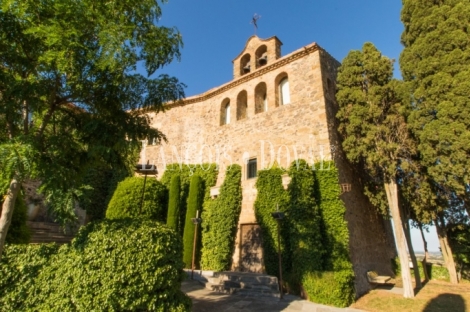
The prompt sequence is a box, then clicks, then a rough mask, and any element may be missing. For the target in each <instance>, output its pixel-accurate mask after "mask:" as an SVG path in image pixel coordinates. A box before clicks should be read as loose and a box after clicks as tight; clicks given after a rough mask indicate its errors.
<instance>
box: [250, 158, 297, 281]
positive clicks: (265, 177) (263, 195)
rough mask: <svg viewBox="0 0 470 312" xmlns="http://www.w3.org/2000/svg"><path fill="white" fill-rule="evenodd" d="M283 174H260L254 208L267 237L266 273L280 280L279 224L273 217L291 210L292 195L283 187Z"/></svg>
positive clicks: (284, 246)
mask: <svg viewBox="0 0 470 312" xmlns="http://www.w3.org/2000/svg"><path fill="white" fill-rule="evenodd" d="M283 173H284V170H282V169H281V168H278V167H274V168H271V169H268V170H260V171H258V180H257V181H256V188H257V189H258V195H257V197H256V200H255V204H254V206H255V216H256V221H257V222H258V223H259V225H260V228H261V235H262V237H263V240H262V245H263V252H264V254H263V255H264V265H265V269H266V273H267V274H270V275H276V276H278V277H279V262H278V242H277V221H276V220H274V218H273V217H272V215H271V213H272V212H275V211H276V210H277V209H278V208H279V211H282V212H286V211H287V210H288V207H289V195H288V193H287V192H286V191H285V190H284V187H283V186H282V177H281V175H282V174H283ZM281 224H282V228H281V250H282V259H283V261H282V264H283V271H288V269H289V268H290V257H289V254H290V253H289V252H288V251H289V250H290V248H289V245H288V243H289V235H288V234H289V228H288V223H287V222H284V221H281Z"/></svg>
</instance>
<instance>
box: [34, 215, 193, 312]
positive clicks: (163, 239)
mask: <svg viewBox="0 0 470 312" xmlns="http://www.w3.org/2000/svg"><path fill="white" fill-rule="evenodd" d="M181 250H182V246H181V240H180V239H179V237H178V235H176V233H175V232H174V231H173V230H171V229H169V228H168V227H166V226H165V225H163V224H161V223H159V222H155V221H151V220H146V219H144V218H136V219H121V220H104V221H101V222H98V223H90V224H88V225H87V226H86V227H84V228H82V229H81V230H80V231H79V233H78V235H77V237H76V238H75V239H74V240H73V241H72V244H71V245H70V246H68V245H64V246H62V247H61V249H60V250H59V253H58V254H57V255H56V256H55V257H53V258H51V261H50V264H49V265H47V266H45V267H44V268H43V269H42V270H41V271H40V273H39V275H38V277H37V278H36V279H35V281H34V284H35V285H34V288H33V290H32V291H31V292H30V295H29V296H28V298H27V300H26V310H27V309H31V310H34V311H93V310H94V311H188V310H190V306H191V301H190V299H189V298H188V297H187V296H186V295H185V294H184V293H182V292H181V290H180V287H181V281H182V280H183V278H184V272H183V271H182V268H183V263H182V261H181Z"/></svg>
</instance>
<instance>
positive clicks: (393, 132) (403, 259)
mask: <svg viewBox="0 0 470 312" xmlns="http://www.w3.org/2000/svg"><path fill="white" fill-rule="evenodd" d="M392 74H393V64H392V61H391V60H390V59H388V58H386V57H384V56H382V55H381V53H380V51H378V50H377V49H376V47H375V46H374V45H373V44H372V43H365V44H364V46H363V48H362V51H351V52H350V53H349V54H348V55H347V56H346V58H345V59H344V60H343V63H342V66H341V67H340V69H339V73H338V93H337V100H338V104H339V107H340V108H339V111H338V114H337V117H338V119H339V120H340V126H339V132H340V134H341V135H342V137H343V148H344V150H345V151H346V156H347V157H348V159H350V160H351V161H353V162H356V163H363V164H364V167H365V169H366V170H367V171H368V173H369V174H370V175H371V176H372V177H374V179H376V180H377V181H381V182H382V183H383V185H384V189H385V193H386V195H387V200H388V206H389V210H390V212H391V214H392V218H393V223H394V227H395V235H396V244H397V250H398V255H399V258H400V264H401V267H402V268H403V270H401V271H402V279H403V286H404V296H405V297H407V298H411V297H414V291H413V285H412V281H411V274H410V270H407V269H406V268H408V254H407V251H406V250H407V248H406V247H407V242H406V238H405V233H404V227H403V222H402V217H403V215H402V211H401V209H400V203H399V196H398V185H397V183H398V176H399V173H400V172H401V171H404V170H407V167H408V166H409V164H410V162H409V159H410V158H411V155H413V153H414V144H413V143H414V142H413V140H412V138H411V137H410V135H409V131H408V127H407V124H406V120H405V117H404V105H403V103H402V100H401V96H400V94H401V93H402V92H403V90H402V88H403V86H402V84H400V82H399V81H396V80H392ZM417 281H419V278H418V279H417ZM417 286H418V285H417Z"/></svg>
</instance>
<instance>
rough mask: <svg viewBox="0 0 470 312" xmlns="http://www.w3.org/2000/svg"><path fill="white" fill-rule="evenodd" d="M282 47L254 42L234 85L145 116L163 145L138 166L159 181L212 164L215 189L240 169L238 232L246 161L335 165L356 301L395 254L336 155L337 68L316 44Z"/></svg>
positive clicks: (148, 149)
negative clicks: (151, 167)
mask: <svg viewBox="0 0 470 312" xmlns="http://www.w3.org/2000/svg"><path fill="white" fill-rule="evenodd" d="M281 45H282V43H281V42H280V41H279V39H277V38H276V37H272V38H269V39H266V40H262V39H260V38H258V37H256V36H252V37H251V38H249V40H248V42H247V44H246V46H245V49H244V50H243V51H242V53H240V55H239V56H238V57H237V58H235V60H234V61H233V64H234V66H233V68H234V80H232V81H230V82H228V83H226V84H224V85H222V86H220V87H217V88H214V89H211V90H209V91H207V92H205V93H203V94H200V95H197V96H193V97H189V98H186V99H185V100H183V101H180V102H178V103H174V104H169V105H167V107H168V108H169V109H168V110H167V111H166V112H165V113H163V114H158V115H155V114H154V113H150V117H151V118H152V126H153V127H155V128H158V129H160V130H161V131H163V132H164V133H165V135H166V137H167V139H168V143H163V144H162V145H151V144H150V145H147V146H145V149H144V150H143V153H142V156H141V158H142V159H141V160H140V161H141V162H144V163H146V162H147V161H149V162H150V163H152V164H156V165H157V166H158V168H159V169H160V172H159V175H160V176H161V175H162V174H163V170H162V169H163V168H165V164H168V163H175V162H182V163H190V164H200V163H204V162H206V163H208V162H216V163H217V164H219V166H220V170H219V176H218V180H217V186H220V185H221V184H222V182H223V180H224V175H225V170H226V168H227V167H229V166H230V165H231V164H239V165H241V166H242V168H243V176H242V187H243V203H242V212H241V215H240V220H239V230H240V228H241V225H243V224H253V223H256V219H255V214H254V210H253V206H254V205H253V204H254V201H255V199H256V194H257V191H256V188H255V183H256V178H249V177H248V170H247V162H248V161H249V160H254V159H256V166H257V169H258V170H261V169H264V168H267V167H269V166H271V165H272V164H273V163H274V162H277V163H278V164H279V165H280V166H282V167H288V166H289V165H290V163H291V162H292V161H293V160H294V159H296V158H303V159H306V160H307V161H309V162H310V163H312V162H316V163H318V162H322V161H325V160H330V159H334V161H335V163H336V166H337V167H338V169H339V173H340V177H339V179H340V183H348V184H351V185H352V187H351V191H350V192H347V193H344V194H343V195H341V198H342V200H343V201H344V203H345V205H346V208H347V212H346V215H345V218H346V220H347V221H348V227H349V231H350V237H351V239H350V254H351V260H352V262H353V266H354V271H355V274H356V291H357V294H358V295H360V294H362V293H364V292H366V291H368V290H369V287H370V286H369V284H368V283H367V279H366V271H368V270H376V271H378V272H380V273H381V274H389V275H390V274H392V272H391V263H390V258H391V257H393V255H394V247H393V239H391V238H390V233H391V232H390V224H389V222H384V220H383V219H382V218H381V217H380V216H378V215H377V212H376V210H375V208H374V207H372V206H371V204H370V203H369V202H368V200H367V198H366V197H365V196H364V195H363V194H362V191H361V189H362V187H361V186H360V183H361V181H360V179H359V177H360V175H359V174H357V173H355V172H354V170H353V167H351V166H350V165H349V163H348V162H347V161H346V160H345V157H344V155H343V153H342V151H341V149H340V142H339V138H338V135H337V133H336V119H335V114H336V111H337V104H336V101H335V86H334V82H335V78H336V71H337V69H338V67H339V65H340V64H339V62H337V61H336V60H334V59H333V58H332V57H331V56H330V55H329V54H328V53H327V52H326V51H325V50H323V49H322V48H321V47H320V46H318V45H317V44H316V43H312V44H310V45H307V46H305V47H302V48H300V49H298V50H296V51H294V52H292V53H290V54H288V55H285V56H283V57H281ZM287 82H288V83H287ZM286 84H287V87H286ZM286 92H288V95H286ZM144 158H145V159H144ZM273 209H274V206H273ZM238 232H239V233H240V231H238ZM236 246H237V247H236V250H235V251H234V254H233V269H234V270H236V269H237V268H238V266H239V259H240V256H241V255H240V248H239V246H240V234H239V235H238V237H237V242H236Z"/></svg>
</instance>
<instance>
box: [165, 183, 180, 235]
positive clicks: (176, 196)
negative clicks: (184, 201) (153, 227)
mask: <svg viewBox="0 0 470 312" xmlns="http://www.w3.org/2000/svg"><path fill="white" fill-rule="evenodd" d="M180 192H181V179H180V176H179V175H175V176H173V177H172V178H171V183H170V191H169V195H168V197H169V199H168V216H167V218H166V224H167V225H168V226H169V227H170V228H172V229H174V230H175V231H176V232H177V233H180V229H179V224H180V222H179V213H180Z"/></svg>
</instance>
